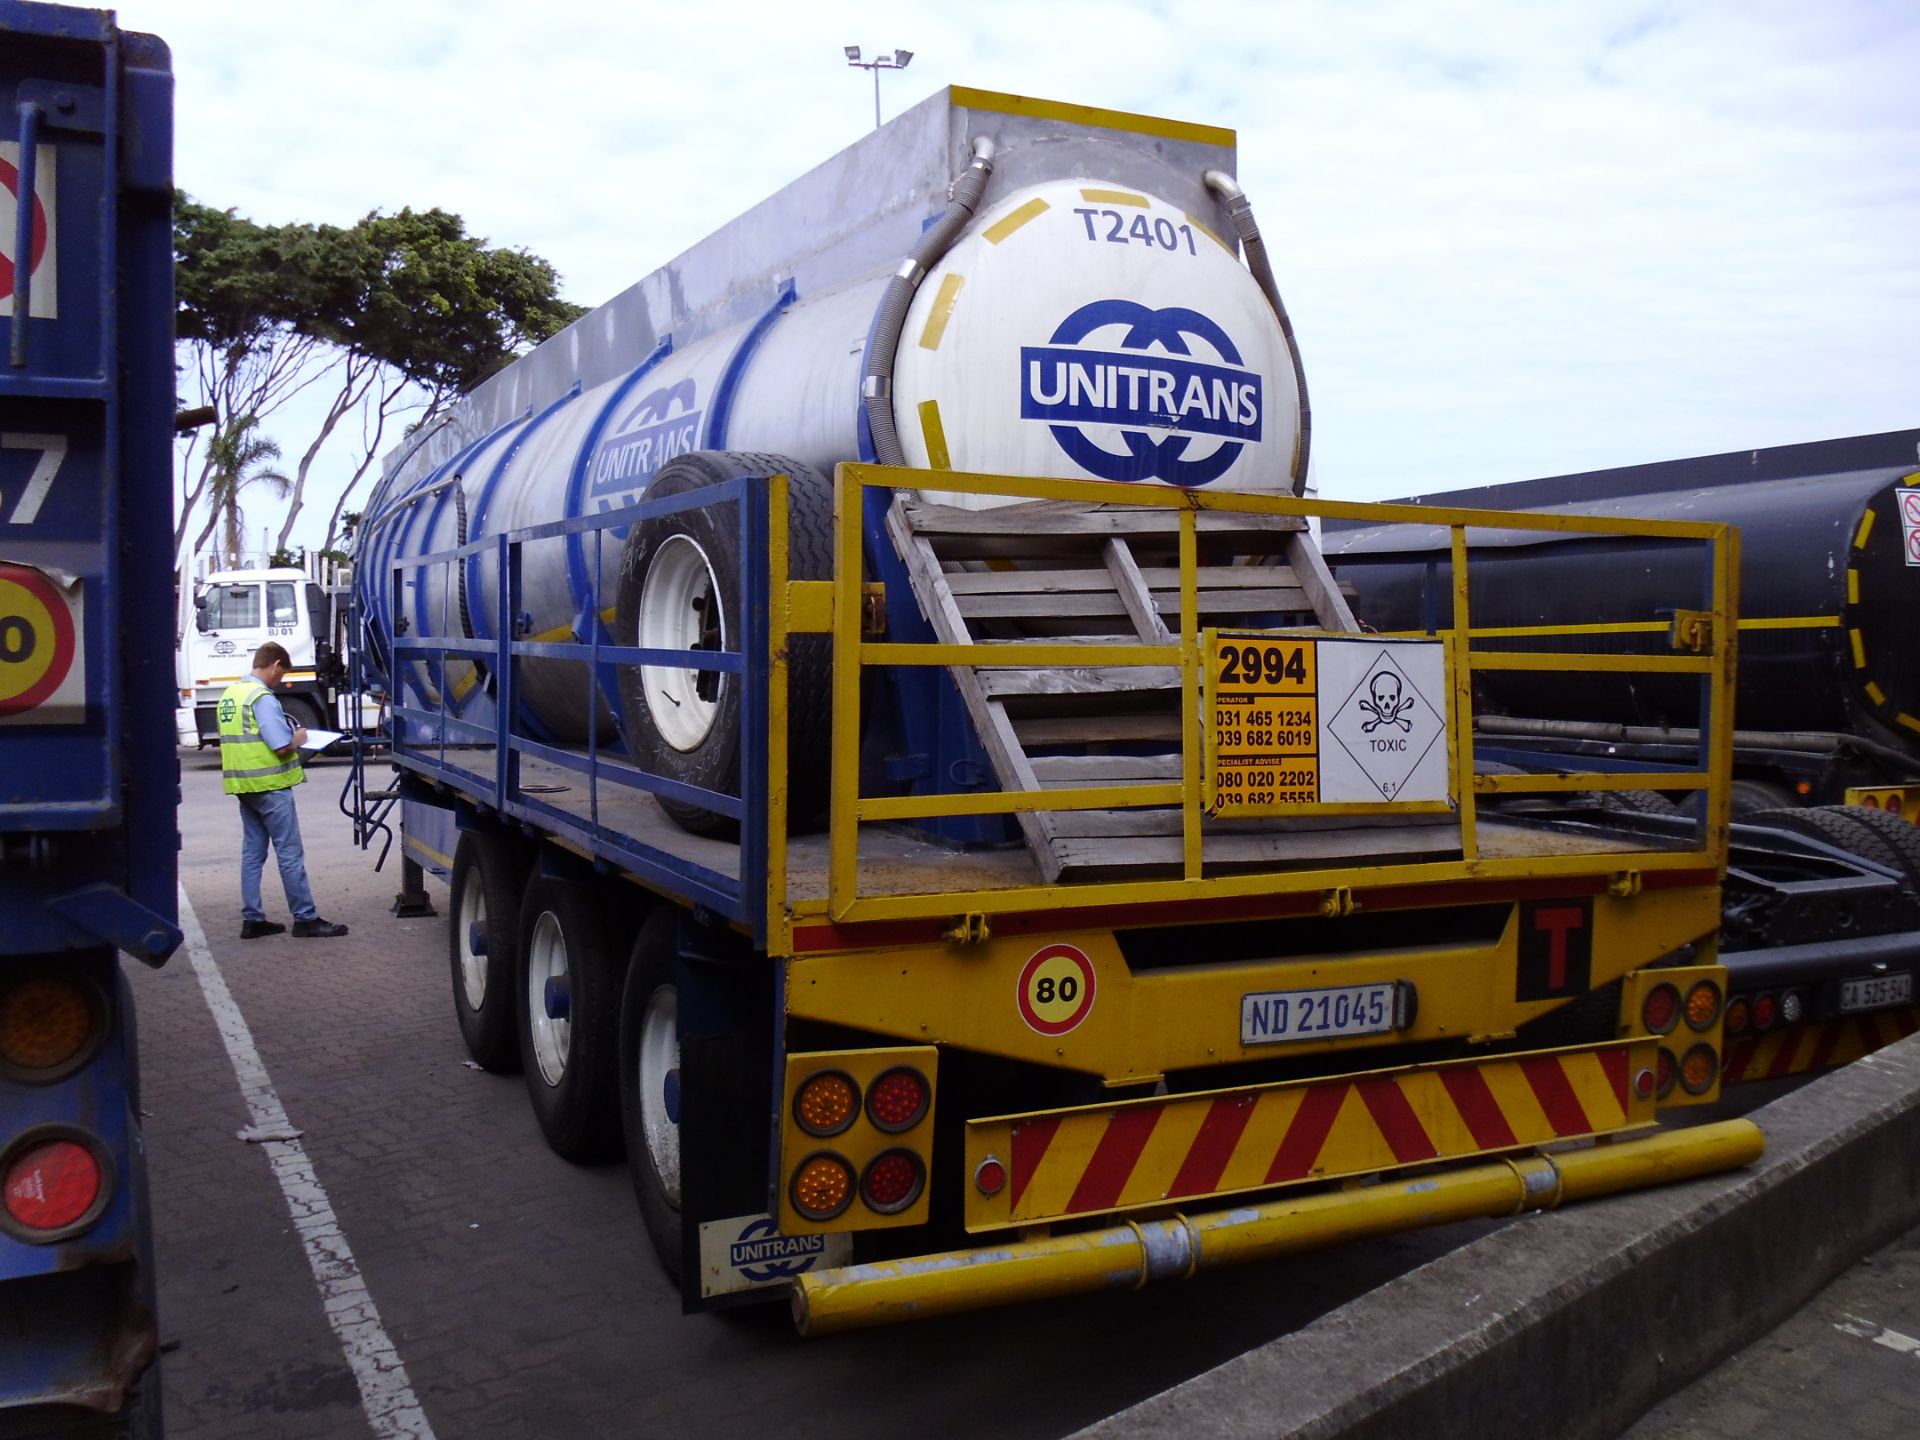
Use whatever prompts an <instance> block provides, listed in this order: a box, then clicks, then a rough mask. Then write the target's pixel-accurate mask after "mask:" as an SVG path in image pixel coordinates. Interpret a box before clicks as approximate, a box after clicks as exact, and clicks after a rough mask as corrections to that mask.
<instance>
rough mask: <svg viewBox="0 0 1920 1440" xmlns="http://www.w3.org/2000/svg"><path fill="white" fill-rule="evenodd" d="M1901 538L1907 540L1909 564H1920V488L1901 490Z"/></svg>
mask: <svg viewBox="0 0 1920 1440" xmlns="http://www.w3.org/2000/svg"><path fill="white" fill-rule="evenodd" d="M1900 538H1901V539H1902V540H1904V541H1905V542H1906V547H1905V548H1906V552H1907V564H1909V565H1920V490H1902V491H1901V492H1900Z"/></svg>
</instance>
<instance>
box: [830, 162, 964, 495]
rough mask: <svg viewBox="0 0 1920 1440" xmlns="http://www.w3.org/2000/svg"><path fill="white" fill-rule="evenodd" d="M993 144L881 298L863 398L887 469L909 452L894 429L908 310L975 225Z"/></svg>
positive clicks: (904, 459)
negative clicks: (898, 361)
mask: <svg viewBox="0 0 1920 1440" xmlns="http://www.w3.org/2000/svg"><path fill="white" fill-rule="evenodd" d="M993 151H994V145H993V141H991V140H990V139H988V138H987V137H986V136H984V135H981V136H978V137H976V138H975V140H974V142H973V164H971V165H969V166H968V167H967V168H966V169H965V170H964V171H963V172H962V173H961V175H960V178H959V179H957V180H955V181H954V182H953V189H952V191H951V192H950V198H949V199H948V201H947V213H946V214H944V215H942V216H941V217H940V218H939V219H938V220H937V221H935V222H934V223H933V224H932V225H930V226H929V227H928V228H927V230H926V233H925V234H923V235H922V236H921V237H920V243H919V244H918V245H916V246H914V248H913V253H912V254H911V255H909V256H908V257H907V258H906V259H905V260H903V261H901V262H900V268H899V269H898V270H896V271H894V273H893V278H892V279H891V280H889V281H887V289H886V293H885V294H883V295H882V296H881V297H880V310H879V313H878V314H877V315H876V316H875V318H874V323H873V345H872V346H871V347H870V348H869V350H868V352H867V374H866V378H865V380H863V381H862V382H861V386H860V394H861V396H862V398H863V399H864V400H865V401H866V406H867V429H868V430H870V431H871V432H872V434H873V453H874V456H875V457H876V458H877V459H878V460H879V461H880V463H881V464H882V465H904V464H906V463H907V454H906V451H904V450H902V449H901V448H900V432H899V431H898V430H896V429H895V428H894V424H893V358H894V356H895V355H896V354H898V353H899V349H900V331H901V328H902V327H903V326H905V325H906V323H907V310H908V308H909V307H910V306H912V304H913V296H914V292H915V291H917V290H918V289H919V288H920V282H921V281H922V280H925V279H926V278H927V271H928V270H929V269H931V268H932V267H933V266H934V265H936V264H938V263H939V261H940V257H941V256H942V255H944V254H946V253H947V247H948V246H950V245H952V244H953V242H954V241H955V240H957V239H959V238H960V232H961V231H962V230H964V229H966V228H967V225H968V224H969V223H970V222H971V221H972V219H973V211H974V207H975V206H977V205H978V204H979V203H980V196H981V194H982V192H984V191H985V190H986V188H987V179H988V177H989V176H991V175H992V174H993Z"/></svg>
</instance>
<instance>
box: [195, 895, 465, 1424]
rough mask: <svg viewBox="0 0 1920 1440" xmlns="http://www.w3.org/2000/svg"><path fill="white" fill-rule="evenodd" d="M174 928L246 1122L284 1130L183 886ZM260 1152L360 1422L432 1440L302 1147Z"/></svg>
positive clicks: (283, 1115) (278, 1144)
mask: <svg viewBox="0 0 1920 1440" xmlns="http://www.w3.org/2000/svg"><path fill="white" fill-rule="evenodd" d="M180 929H181V930H182V931H183V932H184V933H185V935H186V943H187V955H188V957H189V958H190V959H191V960H192V961H193V973H194V974H195V975H197V976H199V977H200V990H201V993H202V994H204V995H205V996H206V997H207V1008H208V1009H209V1010H211V1011H212V1012H213V1021H214V1024H215V1025H217V1026H218V1027H219V1030H220V1038H221V1039H222V1040H223V1041H225V1042H226V1046H227V1058H228V1059H229V1060H231V1061H232V1062H233V1073H234V1076H235V1078H236V1079H238V1080H239V1082H240V1093H241V1095H242V1096H244V1097H245V1098H246V1102H247V1110H248V1112H249V1113H250V1114H251V1116H252V1119H253V1123H254V1124H255V1125H256V1126H259V1127H260V1128H262V1129H267V1130H284V1129H291V1128H292V1127H291V1126H290V1125H289V1123H288V1121H287V1112H286V1111H285V1110H284V1109H283V1108H282V1107H281V1104H280V1097H279V1096H278V1095H276V1094H275V1093H274V1090H273V1081H272V1080H270V1079H268V1078H267V1067H266V1066H265V1065H263V1064H262V1063H261V1061H260V1052H259V1051H258V1050H256V1049H254V1047H253V1032H252V1031H251V1030H249V1029H248V1028H247V1019H246V1016H244V1015H242V1014H241V1013H240V1007H239V1006H238V1005H237V1004H235V1003H234V999H233V994H232V992H231V991H229V990H228V989H227V981H226V977H225V976H223V975H222V974H221V973H220V966H219V964H218V962H216V961H215V960H214V958H213V951H212V950H210V949H208V948H207V935H206V932H205V931H204V930H202V929H201V928H200V917H199V916H197V915H195V914H194V913H193V906H192V904H191V903H189V901H188V900H187V890H186V887H185V886H184V885H183V886H181V887H180ZM260 1148H261V1149H262V1150H264V1151H265V1152H266V1154H267V1159H268V1161H269V1162H270V1163H271V1164H272V1166H273V1177H274V1179H276V1180H278V1181H279V1182H280V1193H281V1194H282V1195H284V1196H285V1197H286V1200H287V1210H288V1212H289V1213H290V1214H291V1215H292V1216H293V1226H294V1229H295V1230H297V1231H298V1232H299V1234H300V1243H301V1246H302V1247H303V1248H304V1249H305V1250H306V1252H307V1264H308V1265H309V1266H310V1267H312V1270H313V1279H314V1284H315V1285H317V1286H318V1287H319V1290H320V1303H321V1305H322V1306H323V1307H324V1308H325V1310H326V1312H327V1323H328V1324H330V1325H332V1326H333V1333H334V1334H335V1335H337V1336H338V1337H339V1339H340V1348H341V1350H342V1351H343V1352H345V1354H346V1357H347V1364H348V1365H349V1366H351V1367H352V1368H353V1376H354V1379H355V1380H357V1381H358V1382H359V1384H360V1404H361V1407H362V1408H363V1409H364V1410H365V1411H366V1413H367V1423H368V1424H369V1425H371V1426H372V1427H373V1433H374V1434H375V1435H376V1436H378V1437H380V1440H387V1437H390V1436H397V1435H411V1436H416V1437H419V1440H432V1437H433V1427H432V1426H431V1425H429V1424H428V1423H427V1416H426V1412H425V1411H424V1410H422V1409H421V1408H420V1402H419V1401H418V1400H417V1399H415V1398H414V1394H413V1382H412V1381H410V1380H408V1379H407V1370H406V1366H404V1365H402V1364H401V1363H400V1355H399V1352H398V1351H396V1350H395V1349H394V1348H393V1342H392V1341H391V1340H389V1339H388V1338H387V1332H386V1331H385V1330H384V1329H382V1328H381V1325H380V1312H379V1311H378V1310H377V1309H375V1308H374V1303H373V1296H371V1295H370V1294H368V1293H367V1285H366V1282H365V1281H364V1280H362V1279H361V1278H360V1267H359V1266H358V1265H356V1264H355V1263H354V1259H353V1251H352V1250H350V1249H349V1248H348V1247H347V1237H346V1236H345V1235H343V1234H341V1233H340V1222H339V1221H338V1220H336V1219H335V1218H334V1214H333V1205H332V1203H331V1202H330V1201H329V1200H328V1199H327V1192H326V1191H325V1190H324V1189H322V1188H321V1185H320V1180H319V1177H318V1176H316V1175H315V1174H314V1173H313V1162H312V1161H311V1160H310V1159H308V1158H307V1151H306V1147H305V1146H304V1145H302V1144H301V1143H300V1142H299V1141H298V1140H269V1141H266V1142H264V1143H262V1144H261V1146H260Z"/></svg>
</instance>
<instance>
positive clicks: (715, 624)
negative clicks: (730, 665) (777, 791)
mask: <svg viewBox="0 0 1920 1440" xmlns="http://www.w3.org/2000/svg"><path fill="white" fill-rule="evenodd" d="M636 629H637V631H638V634H637V636H636V638H635V641H634V643H635V644H637V645H639V646H640V647H641V648H642V649H646V650H725V649H726V648H727V612H726V604H725V602H724V600H723V598H722V596H721V594H720V585H719V582H718V581H716V580H715V579H714V576H713V562H712V561H710V560H709V559H707V552H706V551H705V550H703V549H701V548H700V544H699V542H698V541H696V540H694V539H693V538H692V537H690V536H687V535H669V536H668V537H667V538H666V539H665V540H664V541H662V542H661V544H660V548H659V549H658V550H656V551H654V552H653V558H652V559H651V560H649V561H648V562H647V577H646V579H645V581H644V582H642V584H641V587H640V615H639V623H638V625H637V626H636ZM640 678H641V681H642V683H643V685H644V687H645V692H646V697H647V712H648V713H649V714H650V715H651V716H652V717H653V725H654V728H655V729H656V730H658V731H659V732H660V738H661V739H663V740H665V741H666V742H667V743H668V744H669V745H671V746H672V747H673V748H674V749H676V750H681V751H686V750H696V749H698V748H699V747H700V745H701V743H702V742H703V741H704V740H705V739H706V738H707V736H708V735H709V734H710V733H712V730H713V722H714V717H715V716H717V715H718V714H719V713H720V697H721V694H722V693H723V691H724V689H725V686H726V677H725V676H724V675H722V674H721V673H720V672H719V671H717V670H681V669H678V668H676V667H673V666H668V665H642V666H641V667H640Z"/></svg>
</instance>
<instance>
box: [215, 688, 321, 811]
mask: <svg viewBox="0 0 1920 1440" xmlns="http://www.w3.org/2000/svg"><path fill="white" fill-rule="evenodd" d="M271 693H272V692H271V691H270V690H268V689H267V687H266V686H265V685H263V684H261V683H260V681H259V680H257V679H255V678H254V677H253V676H251V675H249V676H248V677H247V678H246V679H244V680H236V681H235V682H234V683H233V684H231V685H229V686H228V687H227V688H226V689H225V690H224V691H222V692H221V694H220V710H219V716H220V779H221V783H222V784H223V785H224V786H225V788H226V792H227V794H229V795H242V794H251V793H254V792H257V791H261V790H287V789H291V788H292V787H293V786H295V785H298V784H299V783H300V782H301V781H302V780H305V779H306V778H307V775H306V772H305V771H304V770H302V769H301V768H300V752H299V751H298V750H295V751H294V752H293V754H291V755H289V756H287V757H286V758H285V759H282V758H281V757H280V753H279V752H278V751H277V750H275V749H274V748H273V747H272V746H271V745H269V744H267V742H266V741H264V740H262V739H261V738H260V727H259V726H257V725H256V724H254V720H253V707H254V705H255V703H256V702H257V701H258V700H259V699H260V697H261V696H262V695H269V694H271Z"/></svg>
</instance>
